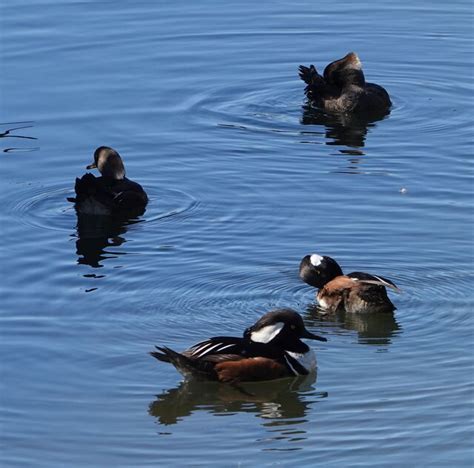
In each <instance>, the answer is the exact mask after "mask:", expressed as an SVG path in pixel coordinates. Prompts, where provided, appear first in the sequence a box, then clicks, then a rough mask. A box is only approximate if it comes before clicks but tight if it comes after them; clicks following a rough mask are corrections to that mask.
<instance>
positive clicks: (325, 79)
mask: <svg viewBox="0 0 474 468" xmlns="http://www.w3.org/2000/svg"><path fill="white" fill-rule="evenodd" d="M299 75H300V78H301V79H302V80H303V81H304V82H305V83H306V88H305V94H306V96H307V98H308V99H309V100H310V101H311V102H312V103H314V104H315V105H316V106H317V107H319V108H321V109H324V110H326V111H329V112H340V113H358V114H361V115H364V116H367V117H368V118H370V117H374V118H381V117H383V116H384V115H386V114H387V113H388V111H389V109H390V106H391V105H392V103H391V101H390V97H389V95H388V93H387V91H385V89H384V88H382V86H379V85H377V84H374V83H366V81H365V78H364V72H363V71H362V64H361V61H360V60H359V57H358V56H357V54H356V53H354V52H350V53H349V54H347V55H346V56H345V57H343V58H342V59H339V60H336V61H334V62H332V63H330V64H329V65H328V66H327V67H326V68H325V69H324V73H323V76H321V75H320V74H319V73H318V72H317V71H316V68H315V67H314V65H310V66H309V67H305V66H304V65H300V67H299Z"/></svg>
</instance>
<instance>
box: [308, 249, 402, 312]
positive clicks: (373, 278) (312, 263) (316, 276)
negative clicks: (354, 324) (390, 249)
mask: <svg viewBox="0 0 474 468" xmlns="http://www.w3.org/2000/svg"><path fill="white" fill-rule="evenodd" d="M300 278H301V279H302V280H303V281H304V282H305V283H307V284H309V285H311V286H314V287H315V288H318V290H319V291H318V293H317V296H316V297H317V299H318V303H319V307H320V308H322V309H324V310H325V311H327V312H338V311H346V312H353V313H366V312H393V311H394V310H395V309H396V307H395V306H394V305H393V304H392V302H391V301H390V299H389V298H388V295H387V290H386V289H385V288H391V289H393V290H395V291H398V292H399V291H400V290H399V289H398V287H397V286H396V285H395V284H394V283H393V282H392V281H390V280H388V279H387V278H383V277H382V276H379V275H371V274H369V273H363V272H359V271H355V272H353V273H349V274H348V275H344V274H343V273H342V269H341V267H340V266H339V265H338V263H337V262H336V261H335V260H334V259H332V258H331V257H327V256H321V255H317V254H313V255H306V256H305V257H304V258H303V260H301V263H300Z"/></svg>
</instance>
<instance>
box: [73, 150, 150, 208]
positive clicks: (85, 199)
mask: <svg viewBox="0 0 474 468" xmlns="http://www.w3.org/2000/svg"><path fill="white" fill-rule="evenodd" d="M96 168H97V169H98V170H99V172H100V173H101V177H95V176H94V175H93V174H91V173H87V174H85V175H83V176H82V177H81V178H80V179H79V178H77V179H76V184H75V187H74V188H75V191H76V197H75V198H68V200H69V201H71V202H73V203H75V206H76V210H77V212H78V213H80V214H87V215H102V216H104V215H105V216H125V217H133V216H140V215H141V214H143V213H144V211H145V207H146V205H147V203H148V196H147V194H146V193H145V191H144V190H143V188H142V186H141V185H140V184H137V183H136V182H133V181H132V180H130V179H127V178H126V177H125V167H124V164H123V161H122V158H121V157H120V155H119V153H118V152H117V151H115V150H114V149H113V148H109V147H108V146H100V147H99V148H97V149H96V150H95V152H94V162H93V163H92V164H90V165H89V166H87V169H96Z"/></svg>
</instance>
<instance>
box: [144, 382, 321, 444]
mask: <svg viewBox="0 0 474 468" xmlns="http://www.w3.org/2000/svg"><path fill="white" fill-rule="evenodd" d="M315 382H316V374H315V373H313V374H310V375H307V376H302V377H299V378H297V379H280V380H274V381H272V382H264V383H246V384H242V390H241V389H239V388H237V387H233V386H231V385H226V384H221V383H216V382H203V381H197V380H187V381H184V382H181V383H180V384H179V386H178V387H176V388H173V389H171V390H166V391H165V392H163V393H162V394H160V395H157V397H156V400H155V401H153V402H152V403H150V406H149V414H150V415H151V416H153V417H155V418H156V419H157V421H158V423H159V424H161V425H165V426H168V425H174V424H178V423H179V422H180V421H182V420H183V419H185V418H187V417H190V416H191V415H193V414H194V413H197V412H201V411H204V412H207V413H209V414H212V415H214V416H233V415H235V414H237V413H250V414H256V415H257V416H259V417H260V418H261V419H262V426H263V427H265V428H266V429H267V430H268V431H270V432H277V433H278V435H276V436H274V437H275V438H276V437H278V439H280V440H281V439H288V440H290V441H291V440H292V439H293V435H295V434H296V433H297V438H298V440H304V439H306V437H305V434H306V431H305V429H304V423H306V422H307V419H306V416H307V414H308V412H309V411H310V408H311V405H312V404H313V403H315V402H317V401H318V400H320V399H322V398H326V397H327V396H328V395H327V393H326V392H316V390H315V388H314V386H313V385H314V383H315ZM288 426H292V430H291V431H289V428H288ZM265 440H268V439H265ZM292 449H293V450H294V449H295V448H294V447H293V448H292Z"/></svg>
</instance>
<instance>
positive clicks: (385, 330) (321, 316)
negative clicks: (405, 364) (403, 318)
mask: <svg viewBox="0 0 474 468" xmlns="http://www.w3.org/2000/svg"><path fill="white" fill-rule="evenodd" d="M307 311H308V312H309V314H310V315H311V316H312V317H314V318H317V320H318V321H320V322H331V323H332V325H334V326H336V327H340V328H343V329H345V330H354V331H356V332H357V335H358V342H359V343H360V344H370V345H377V346H380V345H389V344H390V343H391V342H392V338H393V337H395V336H397V335H399V334H400V333H401V328H400V326H399V325H398V323H397V321H396V319H395V315H394V314H393V312H387V313H378V314H351V313H348V312H344V311H343V312H337V313H336V314H327V313H324V311H323V310H322V309H320V308H319V307H318V306H317V305H315V304H311V305H309V306H308V308H307Z"/></svg>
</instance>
